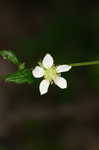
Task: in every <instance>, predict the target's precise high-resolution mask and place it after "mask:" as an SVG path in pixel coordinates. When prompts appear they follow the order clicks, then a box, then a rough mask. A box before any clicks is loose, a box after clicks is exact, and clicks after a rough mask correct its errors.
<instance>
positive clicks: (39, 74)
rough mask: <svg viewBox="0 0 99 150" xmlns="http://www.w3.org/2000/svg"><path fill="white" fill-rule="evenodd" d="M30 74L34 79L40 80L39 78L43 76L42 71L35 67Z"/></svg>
mask: <svg viewBox="0 0 99 150" xmlns="http://www.w3.org/2000/svg"><path fill="white" fill-rule="evenodd" d="M32 74H33V76H34V77H35V78H41V77H43V75H44V71H43V69H42V68H41V67H39V66H36V67H35V68H34V69H33V71H32Z"/></svg>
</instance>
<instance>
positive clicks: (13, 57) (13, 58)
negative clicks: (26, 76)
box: [0, 50, 19, 64]
mask: <svg viewBox="0 0 99 150" xmlns="http://www.w3.org/2000/svg"><path fill="white" fill-rule="evenodd" d="M0 56H2V57H3V59H6V60H8V61H10V62H12V63H13V64H19V60H18V58H17V57H16V55H15V54H14V53H13V52H12V51H7V50H2V51H0Z"/></svg>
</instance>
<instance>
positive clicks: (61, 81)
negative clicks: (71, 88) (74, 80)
mask: <svg viewBox="0 0 99 150" xmlns="http://www.w3.org/2000/svg"><path fill="white" fill-rule="evenodd" d="M54 83H55V84H56V85H57V86H58V87H60V88H61V89H65V88H67V81H66V80H65V79H64V78H62V77H56V79H55V80H54Z"/></svg>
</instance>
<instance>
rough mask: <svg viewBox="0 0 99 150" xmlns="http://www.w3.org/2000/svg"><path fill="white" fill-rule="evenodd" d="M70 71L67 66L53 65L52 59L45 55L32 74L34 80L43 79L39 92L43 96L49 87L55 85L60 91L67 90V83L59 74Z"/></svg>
mask: <svg viewBox="0 0 99 150" xmlns="http://www.w3.org/2000/svg"><path fill="white" fill-rule="evenodd" d="M70 69H71V66H69V65H59V66H55V65H54V60H53V57H52V56H51V55H50V54H46V55H45V57H44V59H43V61H42V62H40V63H39V66H36V67H35V68H34V69H33V71H32V74H33V76H34V77H35V78H41V77H44V80H42V81H41V83H40V86H39V90H40V94H41V95H43V94H45V93H47V92H48V88H49V85H50V84H52V83H55V84H56V85H57V86H58V87H60V88H61V89H65V88H67V81H66V80H65V79H64V78H62V77H61V72H67V71H69V70H70Z"/></svg>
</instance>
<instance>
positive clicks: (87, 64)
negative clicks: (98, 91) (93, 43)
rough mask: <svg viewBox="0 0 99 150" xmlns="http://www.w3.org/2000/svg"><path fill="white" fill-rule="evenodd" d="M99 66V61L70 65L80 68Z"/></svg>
mask: <svg viewBox="0 0 99 150" xmlns="http://www.w3.org/2000/svg"><path fill="white" fill-rule="evenodd" d="M98 64H99V60H97V61H89V62H81V63H72V64H69V65H70V66H73V67H78V66H89V65H98Z"/></svg>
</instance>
